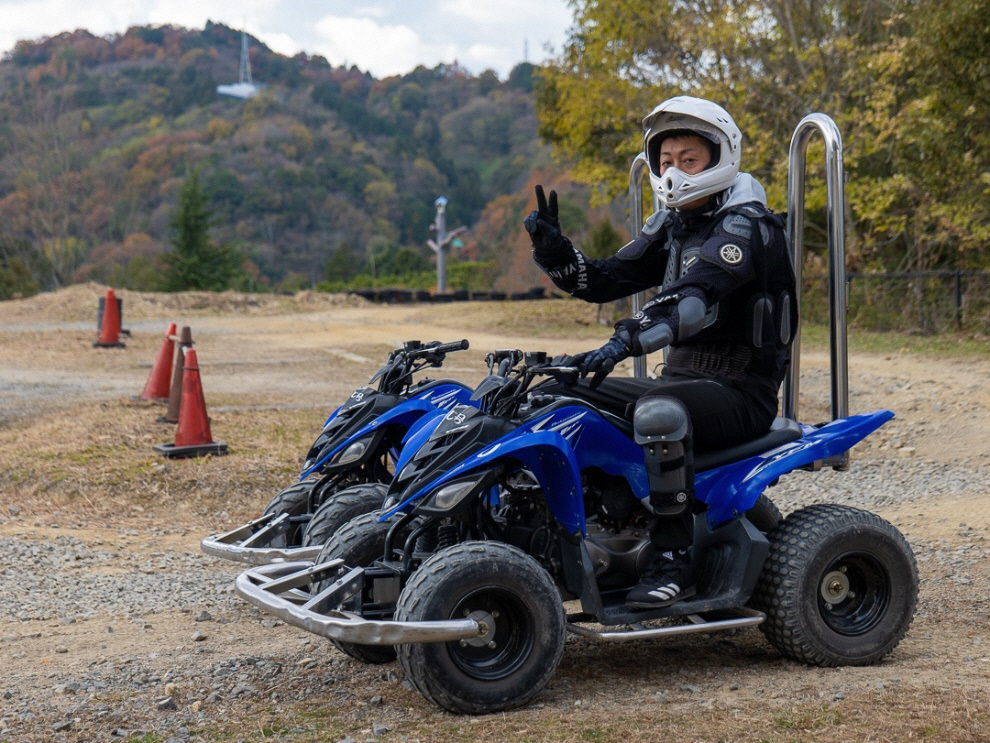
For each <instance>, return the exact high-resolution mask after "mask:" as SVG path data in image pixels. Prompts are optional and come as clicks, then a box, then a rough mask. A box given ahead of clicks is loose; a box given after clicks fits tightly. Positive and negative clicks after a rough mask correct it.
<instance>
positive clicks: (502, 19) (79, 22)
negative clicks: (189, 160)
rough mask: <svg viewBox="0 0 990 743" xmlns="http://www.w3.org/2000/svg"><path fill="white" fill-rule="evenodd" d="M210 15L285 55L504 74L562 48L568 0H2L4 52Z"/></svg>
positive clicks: (370, 66)
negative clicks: (73, 35)
mask: <svg viewBox="0 0 990 743" xmlns="http://www.w3.org/2000/svg"><path fill="white" fill-rule="evenodd" d="M207 20H211V21H214V22H215V23H222V24H224V25H227V26H230V27H232V28H236V29H244V30H246V31H248V32H249V33H251V34H252V35H254V36H256V37H257V38H259V39H261V40H262V41H263V42H264V43H265V44H267V45H268V46H269V47H270V48H272V49H274V50H275V51H277V52H280V53H282V54H286V55H294V54H296V53H298V52H300V51H303V52H307V53H309V54H321V55H323V56H325V57H326V58H327V59H328V60H329V61H330V62H331V63H332V64H335V65H337V64H349V65H350V64H354V65H357V66H358V67H359V68H361V69H363V70H367V71H369V72H371V73H372V74H373V75H375V76H378V77H384V76H388V75H396V74H405V73H407V72H410V71H411V70H413V69H414V68H415V67H416V66H417V65H420V64H422V65H425V66H426V67H434V66H436V65H437V64H440V63H447V62H453V61H455V60H456V61H457V62H459V63H460V64H462V65H464V66H465V67H467V68H468V69H469V70H470V71H471V72H473V73H475V74H477V73H480V72H481V71H482V70H485V69H489V68H491V69H495V70H496V71H497V72H498V73H499V75H500V76H502V77H503V78H504V77H505V76H506V75H507V74H508V72H509V70H511V69H512V67H513V66H514V65H516V64H517V63H519V62H521V61H523V55H524V49H528V58H529V61H532V62H539V61H541V60H543V59H545V58H546V56H547V55H546V54H545V53H544V50H545V48H546V47H547V45H548V44H549V45H551V46H552V47H554V48H555V49H559V48H560V46H561V45H562V43H563V41H564V39H565V32H566V29H567V27H568V25H569V23H570V8H569V6H568V2H567V0H497V2H488V3H485V2H478V0H415V2H409V0H371V1H370V2H369V1H366V0H362V2H353V0H319V1H318V2H315V1H314V0H308V1H302V2H301V1H300V0H211V2H208V3H207V2H203V0H101V2H99V3H93V2H87V0H82V2H80V1H79V0H0V53H2V52H5V51H9V50H11V49H13V47H14V44H15V43H16V42H17V41H18V40H20V39H31V40H34V39H40V38H42V37H44V36H55V35H57V34H60V33H62V32H64V31H73V30H75V29H77V28H79V29H86V30H88V31H90V32H91V33H93V34H96V35H97V36H103V35H107V34H112V33H123V32H124V31H126V30H127V28H128V27H130V26H135V25H159V24H162V25H165V24H167V25H173V26H182V27H185V28H190V29H201V28H203V27H204V26H205V25H206V22H207Z"/></svg>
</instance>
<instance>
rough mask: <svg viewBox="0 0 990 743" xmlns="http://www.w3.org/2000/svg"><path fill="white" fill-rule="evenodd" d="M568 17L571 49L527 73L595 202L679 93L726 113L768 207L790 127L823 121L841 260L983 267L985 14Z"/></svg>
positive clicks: (596, 5)
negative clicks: (839, 154) (837, 185)
mask: <svg viewBox="0 0 990 743" xmlns="http://www.w3.org/2000/svg"><path fill="white" fill-rule="evenodd" d="M571 5H572V7H573V8H574V17H575V25H574V26H573V27H572V30H571V35H570V38H569V40H568V42H567V44H566V45H565V46H564V49H563V51H562V52H561V54H560V56H559V57H558V58H557V59H556V60H555V61H554V62H553V64H551V65H549V66H548V67H546V68H545V69H544V70H543V71H542V72H541V74H540V77H539V83H538V87H537V106H538V115H539V118H540V133H541V135H542V136H543V137H544V138H545V139H546V140H547V141H549V142H551V143H552V144H553V145H554V147H555V149H556V151H557V152H558V153H559V154H560V155H562V156H563V157H565V158H568V159H571V160H572V161H573V162H574V163H575V168H574V174H575V175H576V177H578V178H579V179H580V180H582V181H584V182H586V183H589V184H592V185H593V186H594V187H595V188H596V189H597V192H598V195H599V197H600V198H611V197H615V196H618V195H621V194H622V193H623V191H624V190H625V189H626V188H627V186H628V172H629V170H628V169H629V165H630V163H631V161H632V158H633V157H634V156H635V154H636V153H637V152H638V151H639V150H640V148H641V136H642V130H641V127H640V121H641V117H642V116H643V115H645V114H646V113H648V112H649V111H650V110H651V109H652V107H653V106H654V105H656V104H657V103H658V102H660V101H661V100H664V99H665V98H668V97H671V96H673V95H680V94H688V95H695V96H699V97H704V98H709V99H712V100H714V101H716V102H718V103H721V104H722V105H724V106H725V107H726V108H727V109H728V110H729V111H730V112H732V114H733V116H734V117H735V118H736V121H737V123H738V124H739V125H740V128H741V129H742V130H743V133H744V136H745V138H746V141H745V148H746V149H745V156H744V157H745V160H744V167H745V169H746V170H748V171H750V172H753V173H754V174H755V175H756V176H757V177H758V178H759V179H760V180H761V181H763V182H764V184H765V185H766V186H767V190H768V193H769V195H770V203H771V205H772V206H776V207H778V208H779V207H781V206H783V204H784V203H785V200H786V187H787V182H786V181H787V157H786V154H787V146H788V142H789V140H790V137H791V135H792V133H793V131H794V127H795V126H796V124H797V123H798V121H800V119H801V118H802V117H803V116H804V115H805V114H807V113H810V112H812V111H821V112H823V113H826V114H828V115H829V116H831V117H832V118H833V119H834V120H835V121H836V124H837V125H838V127H839V130H840V131H841V132H842V134H843V140H844V144H845V145H846V148H845V161H846V172H847V175H848V179H849V184H848V187H847V197H848V203H849V214H850V218H851V220H852V223H851V226H852V230H850V232H851V234H850V238H851V240H850V241H849V243H848V244H847V247H849V251H850V258H851V260H853V261H856V262H858V263H860V264H862V265H874V266H877V267H884V268H887V269H896V268H907V267H914V268H936V267H942V266H960V267H962V266H965V267H975V266H976V264H982V265H985V264H986V263H987V258H986V253H985V251H982V253H981V251H980V250H979V248H980V246H982V245H983V244H984V243H985V241H986V239H987V237H990V234H988V232H990V219H988V208H987V206H986V205H987V204H988V203H990V201H988V199H987V196H988V189H990V176H988V175H987V174H988V170H990V168H988V164H990V156H988V153H990V149H988V135H987V132H988V131H990V127H988V126H987V124H988V123H990V122H988V121H987V117H988V114H987V111H988V110H990V106H988V105H987V102H988V99H990V94H988V89H990V82H988V81H990V74H988V67H987V66H988V62H987V59H990V54H988V53H990V27H988V26H987V23H986V20H985V17H986V5H985V3H984V2H980V1H979V0H948V2H936V1H935V0H893V1H890V0H863V1H862V2H856V3H851V2H846V1H845V0H823V2H815V3H808V2H799V1H798V0H704V1H702V0H686V1H683V2H682V1H680V0H658V2H655V3H649V4H643V3H638V2H632V1H631V0H612V1H611V2H608V3H605V2H601V1H600V0H571ZM816 146H817V143H813V145H812V149H811V150H810V151H809V173H810V174H809V189H810V190H809V199H808V204H807V206H808V209H809V211H810V213H811V216H810V218H809V219H808V221H807V222H806V226H807V228H808V230H809V231H810V232H811V233H814V232H815V230H816V227H818V225H820V224H821V223H822V222H823V221H824V211H825V207H824V204H823V203H822V198H821V190H820V189H818V190H816V189H814V188H813V187H814V186H815V185H816V182H817V178H818V176H817V174H816V173H815V172H814V170H815V168H814V166H815V165H816V164H817V163H816V158H817V157H819V156H820V149H816ZM819 232H820V230H819ZM813 243H814V240H808V237H807V236H806V244H813ZM981 256H982V257H981Z"/></svg>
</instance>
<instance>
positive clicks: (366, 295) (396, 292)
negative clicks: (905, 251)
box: [348, 286, 552, 304]
mask: <svg viewBox="0 0 990 743" xmlns="http://www.w3.org/2000/svg"><path fill="white" fill-rule="evenodd" d="M348 294H354V295H357V296H359V297H361V298H363V299H367V300H368V301H369V302H377V303H380V304H409V303H412V302H432V303H434V304H447V303H450V302H503V301H506V300H509V301H513V302H521V301H530V300H537V299H549V298H552V295H551V296H549V297H548V296H547V290H546V287H542V286H534V287H532V288H530V289H528V290H527V291H524V292H511V293H508V292H472V291H467V290H465V289H459V290H457V291H453V292H442V293H432V292H428V291H425V290H423V289H420V290H416V291H413V290H410V289H391V288H383V289H355V290H353V291H350V292H348Z"/></svg>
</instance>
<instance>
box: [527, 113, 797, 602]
mask: <svg viewBox="0 0 990 743" xmlns="http://www.w3.org/2000/svg"><path fill="white" fill-rule="evenodd" d="M643 128H644V138H643V151H644V154H645V156H646V161H647V163H648V166H649V173H650V184H651V187H652V189H653V192H654V194H655V195H656V197H657V199H658V200H659V202H660V204H661V205H662V207H663V208H661V209H660V211H658V212H656V213H655V214H653V215H652V216H651V217H650V218H649V219H648V220H647V221H646V224H645V225H644V227H643V230H642V232H641V234H640V235H639V236H637V237H636V238H635V239H633V240H632V241H631V242H629V243H628V244H627V245H625V246H624V247H623V248H621V249H620V250H619V251H618V253H616V255H615V256H613V257H611V258H607V259H604V260H595V259H592V258H589V257H588V256H586V255H584V254H583V253H582V252H581V251H580V250H578V249H577V248H575V247H574V246H573V245H572V243H571V241H570V240H568V239H567V237H565V236H564V235H563V233H562V232H561V225H560V221H559V218H558V209H557V196H556V193H555V192H554V191H551V192H550V196H549V200H548V199H547V198H546V196H545V194H544V191H543V187H542V186H537V187H536V199H537V208H536V210H535V211H533V212H532V213H531V214H530V215H529V216H528V217H527V218H526V220H525V227H526V230H527V231H528V232H529V234H530V237H531V239H532V243H533V258H534V260H535V262H536V264H537V265H538V266H539V267H540V268H541V269H542V270H543V271H544V272H545V273H546V274H547V275H548V276H549V277H550V279H551V280H552V281H553V282H554V283H555V284H556V285H557V286H558V287H560V288H561V289H563V290H564V291H566V292H568V293H569V294H571V295H573V296H575V297H578V298H580V299H584V300H586V301H588V302H596V303H604V302H609V301H612V300H615V299H619V298H622V297H627V296H630V295H632V294H636V293H638V292H641V291H644V290H647V289H651V288H653V287H657V286H659V287H660V289H659V291H658V292H657V293H656V295H655V296H654V297H653V298H652V299H651V300H650V301H649V302H647V303H646V304H645V305H644V307H643V309H642V311H641V312H639V313H637V314H636V315H635V316H633V317H631V318H628V319H624V320H621V321H619V322H618V323H616V325H615V332H614V334H613V335H612V337H611V338H610V339H609V340H608V342H607V343H605V345H603V346H602V347H601V348H599V349H596V350H593V351H589V352H586V353H580V354H577V355H575V356H572V357H570V359H569V360H568V363H570V364H573V365H574V366H577V367H578V368H579V369H580V370H581V372H582V376H585V375H587V374H591V375H593V376H592V380H591V382H590V384H588V385H585V386H583V387H577V388H575V389H574V390H572V394H575V395H577V396H581V397H584V398H585V399H589V400H592V401H595V402H598V403H599V404H606V405H607V404H608V402H609V401H610V400H611V399H614V398H615V397H616V393H617V392H618V390H612V389H610V385H609V383H608V382H606V381H604V378H605V376H606V375H607V374H609V373H610V372H611V371H612V370H613V369H614V368H615V365H616V364H618V363H619V362H620V361H622V360H624V359H626V358H628V357H630V356H641V355H644V354H648V353H651V352H654V351H658V350H660V349H662V348H667V349H668V353H667V358H666V364H665V366H664V367H663V370H662V372H661V374H660V376H659V377H658V378H657V379H656V380H652V382H651V383H649V384H646V385H643V386H642V388H641V396H640V397H639V399H638V400H637V401H636V403H635V412H634V416H633V423H634V432H635V440H636V442H637V443H638V444H641V445H642V446H643V449H644V455H645V460H646V467H647V470H648V473H649V481H650V501H651V505H652V507H653V511H654V513H655V514H656V516H657V519H656V521H655V523H654V526H653V528H652V531H651V539H652V540H653V543H654V544H655V545H656V547H657V548H658V549H659V557H658V558H657V560H655V561H654V562H653V563H652V564H651V565H650V566H649V567H648V568H647V569H646V571H645V572H644V574H643V575H642V580H641V582H640V583H639V584H638V585H637V586H636V587H634V588H633V589H632V590H631V591H630V592H629V595H628V596H627V606H629V607H630V608H655V607H662V606H667V605H669V604H672V603H674V602H676V601H680V600H682V599H684V598H687V597H690V596H692V595H693V594H694V592H695V589H694V587H693V586H691V585H686V584H685V580H686V579H687V576H689V575H690V574H691V571H690V547H691V544H692V541H693V527H692V524H693V522H694V514H695V511H696V502H695V498H694V454H695V452H696V451H697V452H705V451H714V450H717V449H723V448H726V447H729V446H733V445H736V444H739V443H742V442H745V441H750V440H753V439H755V438H757V437H759V436H761V435H762V434H765V433H766V432H767V431H768V430H769V429H770V426H771V424H772V423H773V421H774V418H775V416H776V414H777V398H778V393H779V390H780V385H781V382H782V381H783V379H784V376H785V374H786V370H787V365H788V363H789V361H790V348H791V341H792V340H793V334H794V330H795V329H796V328H797V316H796V306H797V305H796V302H795V301H794V297H795V287H794V271H793V268H792V266H791V262H790V256H789V251H788V248H787V242H786V239H785V235H784V229H783V226H784V222H783V219H782V218H781V217H779V216H777V215H774V214H773V213H772V212H771V211H770V210H769V209H768V208H767V206H766V194H765V191H764V189H763V187H762V186H761V185H760V184H759V182H758V181H757V180H756V179H755V178H753V177H752V176H751V175H749V174H747V173H741V172H740V170H739V163H740V156H741V152H742V133H741V132H740V130H739V128H738V127H737V126H736V124H735V122H734V121H733V120H732V117H731V116H730V115H729V114H728V113H727V112H726V111H725V109H723V108H722V107H721V106H718V105H717V104H715V103H712V102H710V101H706V100H701V99H698V98H691V97H688V96H678V97H676V98H671V99H670V100H668V101H665V102H663V103H661V104H660V105H659V106H657V107H656V108H655V109H654V110H653V111H652V112H651V113H650V114H649V115H648V116H647V117H646V118H645V119H644V120H643ZM599 388H601V389H599Z"/></svg>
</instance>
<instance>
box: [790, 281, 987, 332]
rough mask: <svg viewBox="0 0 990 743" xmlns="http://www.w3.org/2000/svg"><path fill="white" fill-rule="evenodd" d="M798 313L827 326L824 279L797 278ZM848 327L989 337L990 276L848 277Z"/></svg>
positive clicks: (826, 298)
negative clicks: (799, 296)
mask: <svg viewBox="0 0 990 743" xmlns="http://www.w3.org/2000/svg"><path fill="white" fill-rule="evenodd" d="M802 284H803V286H802V289H801V291H802V294H801V315H802V320H803V321H805V322H811V323H816V324H817V323H821V324H827V323H828V296H829V292H828V276H826V275H824V274H823V275H810V276H809V275H804V276H803V277H802ZM846 291H847V295H848V303H849V308H848V312H847V320H848V324H849V327H850V328H857V329H859V330H873V331H900V332H909V333H910V332H915V333H923V334H926V335H935V334H938V333H954V332H968V333H978V334H984V335H987V334H990V273H987V272H985V271H919V272H914V273H848V274H846Z"/></svg>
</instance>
